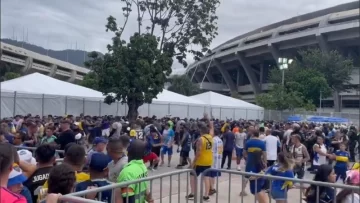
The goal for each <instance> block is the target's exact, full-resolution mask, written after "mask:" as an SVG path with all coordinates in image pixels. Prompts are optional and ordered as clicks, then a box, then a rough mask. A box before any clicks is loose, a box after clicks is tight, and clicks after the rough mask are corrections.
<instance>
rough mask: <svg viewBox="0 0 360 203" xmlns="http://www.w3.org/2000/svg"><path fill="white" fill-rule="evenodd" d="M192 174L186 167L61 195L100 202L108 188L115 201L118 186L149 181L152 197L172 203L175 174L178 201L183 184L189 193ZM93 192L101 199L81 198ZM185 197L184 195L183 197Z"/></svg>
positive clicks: (71, 199) (83, 201)
mask: <svg viewBox="0 0 360 203" xmlns="http://www.w3.org/2000/svg"><path fill="white" fill-rule="evenodd" d="M181 174H186V185H184V184H183V183H180V182H181V180H183V179H184V177H181ZM190 174H193V175H196V173H195V171H194V170H192V169H184V170H177V171H174V172H169V173H164V174H160V175H155V176H151V177H146V178H141V179H138V180H134V181H127V182H123V183H116V184H111V185H108V186H104V187H99V188H95V189H90V190H86V191H81V192H75V193H71V194H68V195H64V196H62V197H60V200H61V201H69V202H77V203H88V202H90V203H100V202H101V201H100V200H101V192H103V191H108V190H112V201H111V202H115V201H114V200H115V195H114V194H115V189H117V188H124V187H128V186H129V185H132V184H140V183H142V182H149V187H150V188H148V189H149V191H150V193H151V194H152V197H153V199H154V200H157V202H160V203H162V202H166V203H172V196H173V190H172V187H173V185H174V184H173V176H177V188H178V189H177V193H175V194H177V202H178V203H179V202H180V200H181V197H180V195H181V193H182V192H181V186H185V187H186V195H187V194H189V183H190V179H189V176H190ZM167 177H168V178H169V181H170V182H169V185H165V187H169V193H168V195H167V196H163V187H164V186H163V180H164V178H167ZM156 180H159V181H160V183H159V184H155V185H156V186H157V185H159V189H160V191H158V192H159V193H160V194H159V196H160V197H158V198H157V197H155V196H154V193H156V192H157V191H155V190H154V182H155V181H156ZM197 188H198V187H197V182H196V183H195V187H194V189H195V194H197ZM91 193H98V195H99V198H98V199H99V200H98V201H95V200H90V199H85V198H81V197H82V196H85V195H87V194H91ZM164 198H169V199H168V200H164V201H163V199H164ZM182 198H184V197H182ZM188 201H192V200H188V199H186V203H187V202H188ZM194 202H197V195H195V197H194Z"/></svg>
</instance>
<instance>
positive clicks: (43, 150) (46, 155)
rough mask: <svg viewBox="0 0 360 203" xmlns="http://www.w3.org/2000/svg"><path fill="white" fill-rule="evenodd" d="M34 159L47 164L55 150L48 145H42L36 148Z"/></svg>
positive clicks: (53, 155)
mask: <svg viewBox="0 0 360 203" xmlns="http://www.w3.org/2000/svg"><path fill="white" fill-rule="evenodd" d="M35 157H36V161H37V162H39V163H42V164H45V163H49V162H50V161H51V160H52V159H53V158H54V157H55V149H54V147H52V146H51V145H49V144H42V145H40V146H39V147H38V148H36V150H35Z"/></svg>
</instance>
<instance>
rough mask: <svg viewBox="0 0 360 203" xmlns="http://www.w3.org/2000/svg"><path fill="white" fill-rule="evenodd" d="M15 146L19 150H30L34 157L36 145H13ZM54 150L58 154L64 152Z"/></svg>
mask: <svg viewBox="0 0 360 203" xmlns="http://www.w3.org/2000/svg"><path fill="white" fill-rule="evenodd" d="M15 148H17V149H19V150H21V149H27V150H29V151H31V152H32V154H33V156H34V157H35V150H36V148H37V147H25V146H15ZM56 152H57V153H59V154H64V153H65V152H64V150H56Z"/></svg>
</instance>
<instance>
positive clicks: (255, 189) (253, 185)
mask: <svg viewBox="0 0 360 203" xmlns="http://www.w3.org/2000/svg"><path fill="white" fill-rule="evenodd" d="M264 188H265V180H264V179H262V178H259V179H256V180H250V192H251V194H253V195H255V194H257V193H259V192H261V191H262V190H264Z"/></svg>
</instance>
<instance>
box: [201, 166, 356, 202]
mask: <svg viewBox="0 0 360 203" xmlns="http://www.w3.org/2000/svg"><path fill="white" fill-rule="evenodd" d="M209 172H221V173H225V174H229V180H228V188H226V189H225V190H228V191H227V200H226V196H225V197H223V196H222V197H220V199H221V200H220V201H221V203H225V202H227V203H230V202H234V201H233V199H232V196H231V192H232V190H231V189H232V188H237V187H233V185H232V177H231V176H232V175H239V176H241V182H240V184H241V193H244V192H245V186H246V185H245V186H244V185H243V183H245V182H247V179H246V178H245V177H255V178H262V179H265V180H269V181H270V184H269V186H270V188H269V191H271V187H272V184H271V181H273V180H284V181H291V182H293V183H300V184H311V185H316V186H317V187H316V193H317V195H316V198H317V199H316V202H319V186H325V187H331V188H334V189H335V197H334V201H333V202H336V194H337V192H336V189H338V188H341V189H350V190H351V191H352V198H353V200H352V203H357V202H354V193H358V194H359V193H360V187H359V186H350V185H344V184H336V183H325V182H318V181H312V180H303V179H296V178H284V177H279V176H271V175H265V174H257V173H248V172H241V171H233V170H223V169H207V170H205V171H204V172H203V174H206V173H209ZM203 181H204V176H201V183H200V196H202V195H203V194H204V184H203ZM215 182H216V183H215V184H216V186H215V187H216V188H215V189H216V191H217V192H216V194H215V198H216V199H215V202H216V203H218V202H219V177H216V180H215ZM256 184H257V179H255V188H256V187H257V186H256ZM289 191H291V190H289ZM289 191H288V192H289ZM299 191H300V192H299V194H300V196H299V200H300V203H301V202H302V200H303V193H302V190H301V189H300V190H299ZM237 192H238V191H237ZM221 193H222V194H225V191H221ZM236 198H241V203H243V202H244V198H245V197H244V195H241V197H239V196H238V194H237V196H236ZM288 199H291V197H289V196H288ZM295 200H296V199H291V201H292V202H293V201H295ZM245 201H246V202H249V200H248V199H247V200H245ZM271 201H272V199H271V197H270V195H269V202H270V203H271ZM199 202H200V203H203V202H204V200H203V199H202V198H200V201H199ZM212 202H213V201H212ZM235 202H238V201H237V200H236V201H235ZM254 202H255V203H256V202H257V199H256V197H255V196H254Z"/></svg>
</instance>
